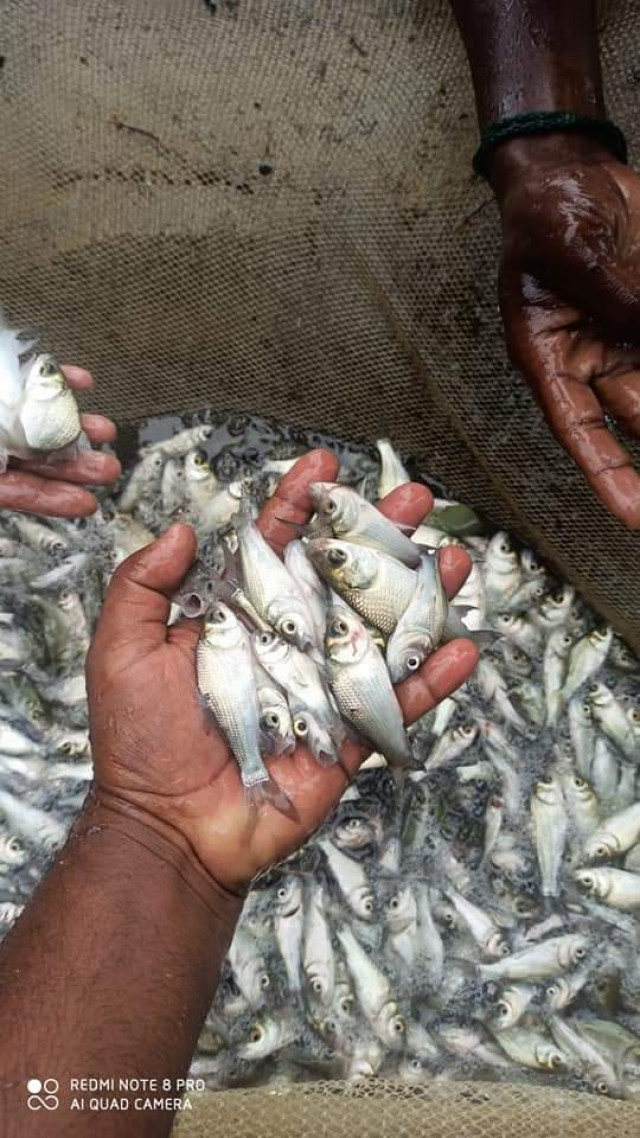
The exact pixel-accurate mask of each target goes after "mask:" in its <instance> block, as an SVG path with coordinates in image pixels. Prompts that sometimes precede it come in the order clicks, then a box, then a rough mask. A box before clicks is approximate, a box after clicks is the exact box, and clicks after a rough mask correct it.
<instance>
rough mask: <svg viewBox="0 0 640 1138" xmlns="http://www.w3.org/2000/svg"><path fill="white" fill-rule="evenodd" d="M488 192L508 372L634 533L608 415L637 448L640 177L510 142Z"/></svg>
mask: <svg viewBox="0 0 640 1138" xmlns="http://www.w3.org/2000/svg"><path fill="white" fill-rule="evenodd" d="M491 181H492V184H493V186H494V189H495V191H496V194H497V197H498V201H499V205H500V210H501V215H502V235H503V239H502V260H501V267H500V306H501V309H502V315H503V318H504V324H505V331H506V339H507V347H508V350H509V355H510V357H511V360H512V362H513V363H514V364H515V366H516V367H517V368H519V370H520V371H522V373H523V374H524V376H525V378H526V379H527V380H528V382H529V384H530V386H531V387H532V389H533V391H534V393H535V395H536V396H537V398H538V400H539V401H540V403H541V405H542V408H543V410H544V413H545V415H546V417H547V419H548V421H549V424H550V426H551V428H552V430H553V431H554V433H555V435H556V437H557V438H558V440H559V441H560V443H561V444H562V446H563V447H565V449H566V450H567V451H568V452H569V454H570V455H571V456H572V458H573V459H574V460H575V462H577V464H578V466H579V467H580V468H581V470H582V471H583V473H584V474H585V475H586V477H587V479H588V481H589V482H590V484H591V486H592V487H593V489H594V490H595V492H596V494H597V495H598V497H599V498H600V500H601V501H602V502H603V504H604V505H605V506H606V507H607V509H609V510H610V511H611V512H612V513H613V514H615V516H616V517H617V518H619V519H620V520H621V521H623V522H624V523H625V525H627V526H629V528H632V529H635V528H638V527H640V477H639V475H638V473H637V472H636V471H635V470H634V468H633V466H632V463H631V459H630V456H629V454H628V452H627V451H626V450H625V448H624V446H622V445H621V443H620V442H619V441H618V439H617V438H616V437H615V435H614V434H613V432H612V431H611V430H609V429H607V425H606V423H605V414H607V415H610V416H612V417H613V418H614V419H615V420H616V421H617V423H618V425H619V427H620V428H621V429H622V430H623V431H625V432H626V433H627V434H628V435H630V436H632V437H633V438H639V437H640V176H639V175H638V174H636V173H634V172H633V171H632V170H629V169H628V168H627V167H626V166H623V165H622V164H621V163H620V162H617V161H616V160H615V159H614V158H613V157H612V155H611V154H610V153H609V152H608V151H605V150H602V149H601V148H600V147H599V146H598V145H597V144H596V143H594V142H592V141H590V140H589V139H587V138H583V137H579V136H574V135H570V134H557V135H548V136H539V137H533V138H528V139H523V138H519V139H514V140H513V141H512V142H507V143H503V144H502V145H501V146H500V147H498V148H497V150H496V152H495V154H494V156H493V159H492V168H491Z"/></svg>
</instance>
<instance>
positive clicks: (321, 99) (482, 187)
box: [0, 0, 640, 1138]
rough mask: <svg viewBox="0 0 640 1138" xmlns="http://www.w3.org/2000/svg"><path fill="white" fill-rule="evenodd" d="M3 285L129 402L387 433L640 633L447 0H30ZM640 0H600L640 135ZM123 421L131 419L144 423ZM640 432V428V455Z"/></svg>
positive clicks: (8, 121)
mask: <svg viewBox="0 0 640 1138" xmlns="http://www.w3.org/2000/svg"><path fill="white" fill-rule="evenodd" d="M0 28H1V38H0V44H1V45H2V47H1V50H2V55H0V92H1V95H2V98H1V99H0V129H1V131H2V138H3V142H4V162H3V165H2V171H1V172H0V190H1V192H0V235H1V239H2V248H3V257H2V261H1V262H0V297H1V298H2V300H3V302H4V303H5V304H6V306H7V308H8V310H9V314H10V316H11V319H12V321H14V322H17V323H27V324H33V322H34V321H38V320H41V321H43V323H45V324H46V330H47V337H46V338H47V345H48V346H50V347H51V348H52V349H53V350H55V351H56V352H57V354H58V355H59V356H60V357H61V358H63V359H67V360H73V361H77V362H81V363H83V364H86V365H87V366H89V367H90V368H91V369H92V370H93V372H94V373H95V375H96V377H97V379H98V390H97V393H96V396H95V397H92V405H93V406H97V407H98V408H100V409H102V410H104V411H106V412H108V413H109V414H110V415H112V416H113V417H114V418H116V419H117V420H118V421H119V422H120V423H122V424H125V423H126V422H133V421H134V420H139V419H140V418H141V417H145V416H147V415H150V414H161V413H163V412H170V411H176V410H180V411H182V412H186V411H188V410H190V409H196V408H200V407H202V406H204V405H205V404H210V405H212V406H213V407H214V408H216V409H219V410H221V411H222V410H230V409H235V410H247V411H252V412H257V413H262V414H267V415H271V416H275V417H277V418H280V419H283V420H286V421H289V422H292V423H294V424H298V425H300V426H306V427H309V426H312V427H317V428H318V429H323V430H326V431H329V432H333V433H335V434H338V435H342V436H346V437H351V438H356V437H361V438H365V439H369V440H371V439H374V438H376V437H377V436H379V435H381V434H388V435H390V436H391V437H392V439H393V440H394V442H395V443H396V444H397V445H398V446H399V447H400V448H401V449H402V450H403V451H405V452H407V453H409V454H412V455H414V456H415V457H416V459H417V460H418V462H419V464H420V466H421V467H422V468H423V469H426V470H428V471H430V472H432V473H433V474H436V475H437V476H438V477H439V478H441V479H442V480H443V481H444V483H445V484H446V485H447V486H448V487H449V489H450V490H451V492H452V493H453V494H455V495H456V496H457V497H459V498H460V499H462V500H463V501H466V502H469V503H470V504H471V505H473V506H474V507H476V508H477V509H479V510H481V511H482V512H484V514H485V515H486V516H487V517H488V519H489V520H490V521H492V522H494V523H496V524H499V525H502V526H505V527H506V528H508V529H509V530H511V531H512V532H513V533H515V534H517V535H518V536H519V537H521V538H522V539H523V540H524V541H526V542H527V544H529V545H531V546H533V547H534V548H535V549H537V551H538V552H539V553H540V554H542V555H543V556H546V557H547V558H548V560H549V561H550V562H551V563H552V565H553V566H554V568H555V569H556V570H557V572H558V575H559V576H560V577H561V578H565V579H567V580H569V581H571V582H572V583H573V584H574V585H575V586H576V587H577V588H578V589H579V590H580V591H581V592H582V593H583V595H584V596H585V597H586V598H587V599H588V600H589V601H590V602H591V603H592V604H593V605H594V607H595V608H596V609H598V610H599V611H600V612H601V613H602V614H603V616H605V617H606V618H607V619H608V620H609V621H610V622H611V623H612V624H614V626H615V627H616V628H617V629H618V630H619V631H621V633H622V634H623V635H624V636H626V638H627V639H628V640H629V642H630V643H631V644H632V645H633V646H634V647H635V648H636V650H638V649H640V609H639V607H638V603H637V595H638V568H637V538H634V537H633V536H632V535H630V534H627V533H626V532H625V531H624V530H623V529H622V528H621V527H620V525H619V524H617V523H616V522H614V521H613V520H612V519H610V518H609V517H608V516H607V515H606V513H605V511H604V510H603V509H602V507H600V505H599V504H598V503H597V502H596V500H595V499H594V497H593V496H592V494H591V492H590V491H589V490H588V488H587V487H586V485H585V484H584V483H583V481H582V479H581V478H580V476H579V475H578V474H577V473H576V470H575V468H574V466H573V465H572V463H571V462H570V461H569V459H568V458H566V457H565V456H564V454H563V453H562V451H561V450H560V449H559V447H558V446H557V445H556V444H555V442H554V441H553V439H552V437H551V435H550V433H549V431H548V429H547V427H546V426H545V425H544V423H543V421H542V418H541V415H540V413H539V411H538V409H537V407H536V405H535V403H534V401H533V398H532V396H531V395H530V393H529V391H528V389H527V388H526V387H525V385H524V384H523V383H522V382H520V381H519V380H518V379H517V378H515V377H514V376H513V374H512V371H511V369H510V367H509V365H508V363H507V361H506V357H505V352H504V346H503V340H502V332H501V326H500V320H499V314H498V307H497V299H496V267H497V255H498V244H499V228H498V217H497V212H496V207H495V205H494V203H493V200H492V197H491V193H490V190H489V189H488V187H487V185H486V184H485V183H484V182H482V181H480V180H478V179H475V178H474V177H473V176H472V174H471V170H470V159H471V155H472V152H473V148H474V145H475V142H476V125H475V114H474V107H473V98H472V91H471V84H470V80H469V77H468V73H467V69H466V63H465V60H464V55H463V51H462V47H461V44H460V41H459V38H458V35H457V33H456V29H455V27H454V25H453V22H452V19H451V17H450V13H449V8H448V4H447V3H446V2H445V0H333V2H332V0H323V2H322V3H320V0H289V2H288V3H286V4H282V3H280V2H279V0H218V2H215V0H208V2H206V3H205V0H180V3H179V4H176V3H175V2H174V0H129V3H127V4H126V5H120V4H117V3H115V2H114V0H57V2H56V3H53V4H43V3H42V2H41V0H9V2H7V3H5V4H4V5H2V7H1V9H0ZM639 36H640V0H609V2H608V3H607V4H605V5H603V6H602V8H601V43H602V54H603V62H604V69H605V78H606V84H607V98H608V107H609V111H610V114H611V116H612V117H613V118H614V119H615V120H616V121H617V122H619V123H620V125H621V126H622V127H623V129H624V130H625V131H626V133H627V135H628V138H629V142H630V146H631V153H632V154H633V153H638V145H637V143H638V137H637V136H638V134H639V133H640V121H639V120H638V116H637V115H634V104H635V95H636V89H637V87H638V84H639V83H640V70H639V68H638V65H637V55H638V52H637V48H638V38H639ZM126 440H127V433H126V430H125V431H124V432H123V441H124V442H125V443H126ZM638 456H639V451H638V448H636V450H635V457H636V459H637V458H638ZM207 1101H208V1100H207V1096H205V1098H204V1099H203V1100H198V1101H197V1104H196V1110H195V1111H194V1113H193V1115H191V1116H189V1117H187V1116H185V1117H184V1118H183V1119H182V1120H181V1121H180V1122H179V1133H180V1134H181V1135H183V1134H185V1135H190V1134H193V1135H196V1134H201V1133H202V1134H204V1133H208V1130H207V1126H208V1125H209V1119H210V1120H211V1128H212V1129H215V1132H216V1133H217V1134H224V1133H229V1134H231V1133H238V1132H240V1133H244V1132H247V1131H248V1130H249V1129H250V1130H251V1133H252V1134H254V1135H255V1136H256V1138H261V1136H264V1138H267V1136H268V1135H271V1134H276V1133H277V1134H279V1135H286V1134H289V1133H291V1134H294V1133H296V1134H298V1133H305V1134H307V1135H312V1134H315V1133H323V1134H324V1133H331V1134H336V1133H338V1134H341V1133H347V1132H348V1131H352V1132H354V1133H358V1134H369V1133H372V1134H373V1133H374V1132H375V1133H376V1134H385V1133H393V1134H400V1133H410V1132H414V1131H415V1130H417V1129H419V1128H421V1127H422V1126H424V1125H425V1124H426V1122H427V1121H428V1125H429V1130H430V1132H431V1133H433V1134H434V1135H440V1134H441V1135H445V1134H452V1135H453V1134H454V1133H458V1132H460V1130H461V1129H464V1132H465V1133H466V1134H469V1135H475V1134H478V1135H481V1134H482V1135H484V1134H487V1135H488V1134H490V1133H491V1134H494V1133H497V1134H500V1133H507V1132H508V1133H509V1134H510V1135H512V1136H519V1135H522V1136H524V1135H529V1134H531V1135H533V1134H541V1133H555V1132H557V1131H559V1130H560V1128H562V1132H563V1133H565V1134H566V1135H568V1136H569V1135H572V1134H575V1135H578V1134H581V1135H585V1134H589V1133H591V1132H594V1133H595V1131H596V1128H597V1131H598V1134H599V1135H603V1136H604V1135H609V1134H610V1135H612V1136H613V1135H614V1134H615V1135H616V1138H621V1136H622V1135H626V1134H631V1132H632V1127H633V1129H634V1133H635V1132H637V1126H638V1121H639V1119H640V1112H639V1111H638V1108H637V1107H635V1108H634V1107H632V1106H630V1105H629V1104H624V1103H617V1102H616V1103H613V1102H603V1101H600V1100H598V1099H596V1098H594V1097H593V1096H582V1097H581V1096H579V1095H576V1094H574V1093H570V1092H553V1091H549V1090H546V1089H540V1090H537V1089H535V1088H531V1087H527V1088H526V1089H525V1088H522V1089H520V1088H515V1087H514V1088H508V1087H505V1086H497V1085H492V1086H490V1087H487V1086H482V1085H478V1084H476V1085H474V1086H473V1088H470V1087H469V1086H465V1085H453V1084H449V1085H447V1084H444V1083H440V1084H433V1085H431V1086H427V1087H420V1088H418V1089H412V1088H398V1087H397V1086H389V1085H387V1084H372V1085H367V1086H365V1087H362V1088H360V1087H358V1088H353V1087H350V1088H345V1087H344V1086H343V1085H341V1084H314V1085H304V1086H302V1087H296V1088H292V1089H291V1088H286V1089H282V1090H280V1089H278V1090H277V1091H273V1090H271V1091H268V1092H267V1091H264V1090H263V1091H231V1092H222V1093H219V1094H216V1095H215V1096H214V1098H213V1102H212V1105H210V1106H207Z"/></svg>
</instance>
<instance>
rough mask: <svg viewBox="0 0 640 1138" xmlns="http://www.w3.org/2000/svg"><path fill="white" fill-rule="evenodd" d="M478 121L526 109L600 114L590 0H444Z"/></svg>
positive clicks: (593, 12)
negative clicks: (461, 47)
mask: <svg viewBox="0 0 640 1138" xmlns="http://www.w3.org/2000/svg"><path fill="white" fill-rule="evenodd" d="M451 5H452V8H453V11H454V14H455V17H456V20H457V22H458V25H459V27H460V31H461V34H462V38H463V40H464V44H465V47H466V50H467V55H468V56H469V63H470V65H471V73H472V76H473V84H474V88H475V93H476V103H477V107H478V120H479V123H480V127H481V129H484V127H486V126H487V125H488V124H489V123H492V122H496V121H497V120H499V119H503V118H505V117H507V116H508V115H517V114H523V113H526V112H527V111H572V112H574V113H576V114H583V115H593V116H602V114H603V110H604V104H603V97H602V80H601V74H600V63H599V56H598V36H597V27H596V5H595V0H451Z"/></svg>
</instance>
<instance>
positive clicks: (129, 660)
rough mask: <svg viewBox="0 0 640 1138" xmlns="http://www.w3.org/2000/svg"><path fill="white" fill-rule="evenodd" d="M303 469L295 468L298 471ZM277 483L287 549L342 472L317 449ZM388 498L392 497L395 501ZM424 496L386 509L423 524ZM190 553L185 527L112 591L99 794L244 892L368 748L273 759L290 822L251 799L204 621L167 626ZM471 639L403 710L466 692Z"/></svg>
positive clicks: (97, 697) (97, 699)
mask: <svg viewBox="0 0 640 1138" xmlns="http://www.w3.org/2000/svg"><path fill="white" fill-rule="evenodd" d="M298 467H299V468H300V469H298ZM298 467H297V468H296V471H294V472H292V474H291V475H289V476H288V478H287V480H283V483H282V484H281V488H280V490H279V498H278V500H277V503H276V501H275V500H272V502H271V503H269V504H268V506H267V508H266V509H265V511H264V512H263V516H262V518H261V522H260V524H261V526H262V529H263V532H265V534H266V536H267V537H268V538H269V539H270V540H271V541H272V544H273V546H274V548H276V549H277V550H279V551H281V550H282V547H283V545H284V544H286V542H287V541H289V540H291V539H292V538H293V537H294V536H295V532H294V531H293V530H292V529H291V528H290V527H288V526H287V525H286V524H285V523H283V522H282V521H281V520H278V519H279V518H281V517H282V516H287V517H290V518H291V519H292V520H294V521H297V522H300V521H304V520H306V518H307V517H308V515H309V512H310V501H309V499H308V492H307V487H308V485H309V483H310V482H312V481H315V480H318V479H319V480H331V479H333V478H334V477H335V475H336V463H335V459H334V458H333V456H331V455H328V454H327V453H326V452H313V453H312V455H309V456H308V457H307V458H306V459H305V460H303V461H302V462H301V463H299V464H298ZM391 497H393V496H391ZM430 497H431V496H430V495H429V492H428V491H426V490H425V489H424V488H423V487H417V486H414V487H411V488H408V487H404V488H403V489H402V490H401V491H397V492H396V494H395V500H394V502H392V503H391V506H390V508H389V509H390V512H391V513H395V515H396V516H397V518H398V520H400V521H406V522H407V524H413V525H415V524H417V523H418V522H419V521H420V520H421V518H422V517H423V516H424V514H425V513H426V512H428V510H429V508H430V504H431V502H430ZM194 556H195V537H194V535H193V532H192V531H191V530H190V529H188V528H187V527H184V526H177V527H174V528H173V529H172V531H169V532H168V533H167V534H165V535H164V536H163V538H162V539H160V540H159V541H158V542H156V543H154V545H153V546H150V547H148V548H147V550H144V551H142V552H141V553H140V554H136V555H135V556H134V557H133V558H130V559H129V561H127V562H125V563H124V564H123V566H122V567H121V568H120V569H119V570H118V572H117V574H116V576H115V577H114V581H113V582H112V585H111V587H110V589H109V593H108V596H107V598H106V601H105V606H104V609H103V614H102V617H101V619H100V622H99V625H98V628H97V630H96V634H95V637H94V641H93V644H92V648H91V651H90V654H89V660H88V664H87V681H88V691H89V705H90V718H91V739H92V747H93V753H94V761H95V778H96V785H97V787H98V788H99V789H103V790H106V791H109V792H110V793H111V794H112V795H114V796H115V797H116V798H118V799H120V800H124V801H125V802H131V803H133V804H134V805H135V806H137V807H138V808H140V809H142V810H144V811H146V812H148V813H150V814H152V815H153V816H154V817H156V818H159V819H161V820H162V821H163V822H165V823H168V824H169V825H170V826H172V827H174V828H175V829H176V830H177V831H178V832H179V833H180V834H181V835H182V836H183V837H186V838H187V840H188V841H189V843H190V844H191V846H192V848H193V850H194V851H195V852H196V854H197V856H198V858H199V860H200V861H201V862H202V864H203V865H204V866H205V867H206V868H207V869H208V870H209V872H210V873H211V874H212V875H213V876H214V877H215V879H216V880H217V881H218V882H220V883H221V884H223V885H226V886H230V887H232V888H233V887H238V886H240V887H241V886H243V885H244V884H246V882H248V881H250V880H251V878H252V877H254V876H255V874H256V873H257V872H258V871H259V870H261V869H263V868H264V867H265V866H267V865H269V864H272V863H273V862H275V861H278V860H281V859H282V858H283V857H285V856H287V855H288V854H289V853H291V852H292V851H293V850H294V849H296V848H297V846H299V845H300V844H301V843H302V842H303V841H304V840H305V839H306V838H307V837H308V836H309V834H310V833H312V832H313V831H314V830H315V829H317V827H318V826H319V825H320V824H321V823H322V821H323V819H324V818H325V816H326V814H327V813H328V811H329V810H330V808H331V806H332V805H333V804H334V803H335V802H336V801H337V799H338V798H339V796H340V794H341V793H342V791H343V790H344V787H345V785H346V783H347V780H348V777H349V776H350V775H351V774H353V773H354V772H355V770H356V769H357V767H358V765H359V764H360V762H361V761H362V759H363V758H364V756H365V754H366V751H365V750H363V748H361V747H359V746H357V745H356V744H355V743H347V744H346V745H345V747H344V748H343V754H342V764H343V765H342V766H336V767H332V768H329V769H327V768H323V767H319V766H318V764H317V763H316V762H315V760H314V759H313V758H312V756H311V755H310V754H309V753H308V751H307V750H306V748H305V747H303V746H298V748H297V749H296V751H295V752H294V754H293V755H289V756H283V757H281V758H279V759H277V760H275V761H269V762H268V764H267V765H268V766H269V769H270V773H271V776H272V778H273V779H274V781H275V782H276V783H277V784H278V786H279V787H281V788H282V790H283V791H284V792H285V794H286V795H287V796H288V798H289V799H290V801H291V802H292V804H293V807H294V812H295V813H294V815H292V816H286V815H284V814H282V813H280V812H278V811H276V810H275V809H273V808H272V807H271V806H266V807H262V808H260V809H259V810H257V809H256V808H255V806H253V805H251V803H250V802H249V801H248V799H247V797H246V795H245V792H244V789H243V787H242V784H241V782H240V778H239V775H238V770H237V766H236V763H235V760H234V759H233V757H232V755H231V754H230V752H229V750H228V748H227V746H226V743H225V741H224V740H223V739H222V737H221V735H220V734H219V733H218V731H217V729H216V727H215V725H214V722H213V720H212V718H211V716H210V714H209V713H208V711H207V709H206V708H205V706H204V702H203V701H202V699H201V697H200V696H199V694H198V691H197V687H196V681H195V650H196V645H197V641H198V637H199V634H200V623H199V622H198V621H186V622H183V623H181V624H178V625H175V626H173V627H171V628H169V629H167V627H166V620H167V615H168V611H169V601H168V596H170V595H171V593H173V591H175V589H176V588H177V586H178V584H179V582H180V581H181V579H182V578H183V576H184V575H185V573H186V572H187V570H188V568H189V566H190V564H191V563H192V561H193V558H194ZM441 568H442V572H443V578H444V579H445V584H446V587H447V588H448V589H449V591H450V592H451V593H454V592H456V591H457V589H458V588H459V587H460V585H461V584H462V581H463V580H464V577H465V576H466V575H467V573H468V569H469V562H468V558H467V555H466V554H465V553H464V551H462V550H460V549H456V548H455V547H451V548H450V549H449V550H447V552H446V555H445V558H444V562H443V563H442V564H441ZM476 658H477V653H476V651H475V648H474V646H473V645H472V644H471V643H470V642H469V641H464V640H463V641H454V642H453V643H451V644H450V645H448V646H447V647H446V648H445V649H442V650H440V651H439V652H438V653H436V654H435V655H434V656H433V657H431V659H430V660H429V661H428V662H427V664H425V666H424V668H423V669H422V673H419V674H417V675H416V676H415V677H412V678H411V680H409V681H406V682H405V684H404V685H403V692H402V696H401V699H402V703H403V708H404V710H405V714H406V715H407V718H409V719H415V718H417V716H418V715H420V714H423V713H424V712H425V711H426V710H428V709H429V707H431V706H433V704H434V703H435V702H436V701H437V699H438V698H443V696H444V695H445V694H448V692H449V691H452V690H454V689H455V688H456V687H457V686H459V684H460V683H462V682H463V681H464V680H465V679H466V678H467V676H468V675H469V674H470V672H471V671H472V669H473V667H474V666H475V662H476Z"/></svg>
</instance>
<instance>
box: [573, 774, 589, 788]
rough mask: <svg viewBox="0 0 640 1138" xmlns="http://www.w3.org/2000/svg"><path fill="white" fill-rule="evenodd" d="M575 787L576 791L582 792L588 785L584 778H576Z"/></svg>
mask: <svg viewBox="0 0 640 1138" xmlns="http://www.w3.org/2000/svg"><path fill="white" fill-rule="evenodd" d="M573 785H574V786H575V788H576V790H582V789H583V788H584V787H585V786H586V785H587V784H586V782H585V780H584V779H583V778H577V777H576V778H574V780H573Z"/></svg>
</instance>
